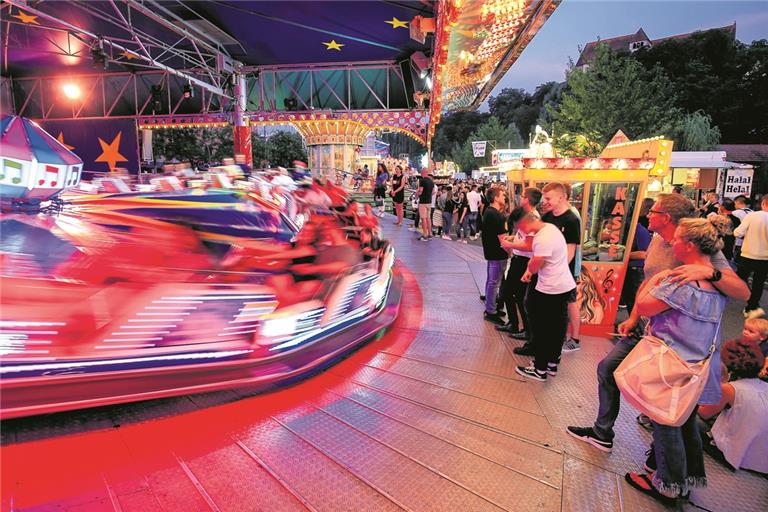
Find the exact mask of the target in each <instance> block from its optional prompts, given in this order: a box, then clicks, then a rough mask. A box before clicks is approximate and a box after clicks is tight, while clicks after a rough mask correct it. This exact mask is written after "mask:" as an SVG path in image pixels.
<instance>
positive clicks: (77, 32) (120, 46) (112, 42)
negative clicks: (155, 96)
mask: <svg viewBox="0 0 768 512" xmlns="http://www.w3.org/2000/svg"><path fill="white" fill-rule="evenodd" d="M126 1H127V0H126ZM5 2H6V3H8V4H9V5H13V6H15V7H17V8H19V9H23V10H24V11H25V12H28V13H30V14H33V15H35V16H38V17H39V18H41V19H43V20H46V21H47V22H50V23H52V24H53V25H54V26H58V27H63V28H64V29H65V30H66V31H69V32H71V33H73V35H74V36H75V37H78V36H79V37H82V36H87V37H88V38H90V39H92V40H94V41H95V40H103V41H104V43H105V44H107V45H109V46H110V47H112V48H113V49H115V50H118V51H121V52H128V53H131V54H133V55H135V56H136V57H137V58H138V59H140V60H142V61H144V62H145V63H146V64H148V65H149V66H150V67H152V68H155V69H159V70H162V71H163V72H165V73H168V74H172V75H175V76H178V77H180V78H182V79H184V80H187V81H188V82H189V83H191V84H194V85H197V86H198V87H200V88H202V89H205V90H207V91H208V92H210V93H212V94H216V95H219V96H224V97H227V98H231V96H229V95H228V94H226V92H225V91H224V89H223V88H222V87H220V86H219V83H218V81H216V82H217V83H213V84H211V83H208V82H206V81H203V80H200V79H198V78H197V77H195V76H193V75H192V74H190V73H187V72H185V71H180V70H179V69H176V68H173V67H171V66H168V65H166V64H163V63H162V62H160V61H158V59H157V57H156V56H155V57H153V56H152V55H151V54H150V51H149V50H148V48H147V45H146V44H144V42H143V40H142V39H141V38H140V37H139V33H138V32H137V31H136V30H135V29H134V28H133V27H132V25H131V23H130V20H129V19H126V18H125V16H123V15H122V12H120V10H119V9H118V8H117V5H116V4H115V3H114V2H111V5H112V6H113V7H114V9H115V10H116V11H117V12H118V13H119V14H120V16H119V17H118V18H115V17H113V16H111V15H108V14H107V13H105V12H103V11H101V10H98V9H96V10H95V11H94V10H93V4H90V3H88V2H83V3H81V2H75V3H74V4H75V5H76V6H78V7H80V8H85V9H87V10H89V12H90V13H91V14H93V15H95V16H98V17H100V18H101V19H104V20H106V21H109V22H110V23H113V24H115V25H117V26H119V27H120V28H123V29H124V30H127V31H128V32H129V33H130V34H131V35H132V38H133V41H132V42H134V43H136V44H137V45H138V46H139V47H140V49H141V51H136V50H133V49H131V48H128V47H127V46H126V45H125V43H123V42H122V41H120V42H118V41H117V40H116V39H114V38H110V37H109V36H101V35H99V34H95V33H93V32H90V31H88V30H85V29H83V28H82V27H78V26H76V25H73V24H72V23H69V22H66V21H64V20H62V19H59V18H57V17H56V16H54V15H52V14H48V13H46V12H44V11H41V10H39V9H37V8H35V7H31V6H29V5H27V2H25V1H23V0H5ZM133 4H135V5H133ZM131 6H132V7H133V8H134V9H135V8H137V7H138V8H140V9H142V10H145V9H146V7H144V6H143V5H140V4H138V3H135V2H131ZM129 8H130V6H129ZM166 23H168V22H167V20H166ZM170 25H172V26H173V24H170ZM174 27H175V26H174ZM179 30H180V29H178V27H175V30H174V31H175V32H177V33H178V31H179ZM185 34H186V35H185V37H189V34H188V33H185ZM144 37H145V39H148V41H149V42H153V43H154V44H156V45H157V46H158V47H162V48H163V49H164V51H166V52H176V51H177V50H175V49H173V48H171V47H170V46H169V45H167V44H165V43H163V42H162V41H158V40H156V39H154V38H148V36H146V35H144ZM137 39H138V40H137ZM198 44H204V43H203V42H202V41H198ZM205 44H207V43H205ZM196 53H198V54H199V53H200V52H199V51H198V52H196ZM180 55H181V56H182V59H183V60H184V61H186V62H188V63H194V64H195V65H199V67H201V68H202V69H203V70H206V69H208V68H210V66H209V65H208V64H207V63H206V62H205V59H204V58H203V60H202V61H198V60H197V59H198V58H199V57H197V56H195V55H194V54H191V53H184V54H180ZM200 57H202V55H200ZM214 58H215V57H214ZM209 76H210V77H211V78H216V77H218V73H210V74H209Z"/></svg>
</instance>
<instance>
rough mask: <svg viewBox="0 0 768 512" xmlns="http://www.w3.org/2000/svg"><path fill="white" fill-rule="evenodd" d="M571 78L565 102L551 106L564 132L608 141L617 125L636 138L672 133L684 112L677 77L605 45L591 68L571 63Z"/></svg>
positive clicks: (559, 130) (556, 129)
mask: <svg viewBox="0 0 768 512" xmlns="http://www.w3.org/2000/svg"><path fill="white" fill-rule="evenodd" d="M566 83H567V90H566V91H565V92H564V93H563V98H562V103H560V105H558V106H557V107H554V108H550V109H549V112H550V114H551V115H552V117H553V119H554V129H553V131H554V132H555V133H556V134H559V135H563V134H566V133H569V134H572V135H579V134H582V135H587V136H588V137H590V138H591V137H595V142H597V143H598V144H600V146H604V145H605V144H607V143H608V141H609V140H610V138H611V137H612V136H613V135H614V134H615V133H616V131H617V130H622V131H624V133H626V134H627V136H629V137H630V138H631V139H639V138H643V137H651V136H655V135H662V134H668V133H670V132H671V130H672V128H673V127H674V126H675V123H676V122H677V119H678V118H679V117H680V111H679V109H677V107H675V91H674V87H673V85H672V82H671V81H670V80H669V79H668V78H667V77H666V75H665V74H664V72H663V71H662V70H661V69H660V68H658V67H655V68H653V69H651V70H647V69H646V68H645V67H644V66H643V65H642V64H640V62H639V61H637V60H636V59H634V58H632V57H631V56H630V55H629V54H625V53H617V52H614V51H612V50H611V49H610V48H609V47H608V46H606V45H598V47H597V50H596V52H595V59H594V61H593V62H592V64H591V65H590V67H589V68H587V69H586V70H581V69H576V68H571V69H570V71H569V74H568V77H567V80H566ZM556 140H559V139H556ZM556 147H557V144H556ZM558 149H559V147H558Z"/></svg>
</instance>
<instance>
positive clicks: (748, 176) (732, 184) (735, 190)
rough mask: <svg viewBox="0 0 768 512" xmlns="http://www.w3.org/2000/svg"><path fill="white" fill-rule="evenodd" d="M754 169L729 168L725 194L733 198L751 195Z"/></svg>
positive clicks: (724, 189)
mask: <svg viewBox="0 0 768 512" xmlns="http://www.w3.org/2000/svg"><path fill="white" fill-rule="evenodd" d="M754 172H755V171H754V170H753V169H729V170H728V174H727V175H726V177H725V187H724V188H723V196H725V197H727V198H729V199H733V198H734V197H736V196H741V195H744V196H747V197H749V195H750V193H751V192H752V177H753V174H754Z"/></svg>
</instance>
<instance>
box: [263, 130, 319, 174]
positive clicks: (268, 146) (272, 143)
mask: <svg viewBox="0 0 768 512" xmlns="http://www.w3.org/2000/svg"><path fill="white" fill-rule="evenodd" d="M251 142H252V148H253V162H254V165H256V166H257V167H267V166H272V167H277V166H281V167H293V161H294V160H301V161H302V162H306V161H307V151H306V149H305V148H304V140H303V139H302V138H301V135H299V134H298V133H295V132H283V131H279V132H276V133H274V134H272V135H271V136H270V137H269V138H267V139H266V140H265V139H264V138H263V137H258V136H257V135H255V134H254V135H253V136H252V138H251Z"/></svg>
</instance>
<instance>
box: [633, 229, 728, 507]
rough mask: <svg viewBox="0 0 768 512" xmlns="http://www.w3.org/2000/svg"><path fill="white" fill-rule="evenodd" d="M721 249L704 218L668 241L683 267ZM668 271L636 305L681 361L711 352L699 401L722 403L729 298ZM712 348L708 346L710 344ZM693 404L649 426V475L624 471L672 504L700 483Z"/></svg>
mask: <svg viewBox="0 0 768 512" xmlns="http://www.w3.org/2000/svg"><path fill="white" fill-rule="evenodd" d="M722 247H723V240H722V234H721V232H720V231H719V229H718V226H717V225H716V224H715V223H713V222H710V221H709V220H707V219H682V220H680V222H679V223H678V225H677V229H676V230H675V234H674V238H673V240H672V250H673V252H674V256H675V259H676V260H677V261H680V262H681V263H682V264H683V265H708V266H710V267H711V266H712V260H711V258H710V256H711V255H712V254H715V253H717V252H718V251H720V249H721V248H722ZM671 272H672V271H664V272H660V273H658V274H656V275H655V276H654V277H653V278H651V280H650V281H649V282H648V283H647V285H646V286H645V287H643V289H642V290H641V291H640V293H639V295H638V297H637V302H636V303H635V308H636V309H637V310H638V312H639V313H640V314H641V315H643V316H646V317H649V318H650V321H649V326H650V331H651V333H652V334H653V336H655V337H657V338H660V339H661V340H663V341H664V342H665V343H666V345H667V346H668V347H670V348H671V349H672V350H674V351H675V352H676V353H677V354H678V355H679V356H680V357H681V358H682V359H684V360H686V361H688V362H690V363H693V362H698V361H702V360H704V359H706V358H707V357H708V356H710V354H711V358H712V359H711V360H710V362H709V375H708V377H707V382H706V384H705V386H704V390H703V392H702V395H701V397H700V398H699V401H698V403H699V404H702V405H708V404H717V403H719V402H720V397H721V390H720V351H719V350H718V345H719V340H720V320H721V318H722V315H723V310H724V309H725V304H726V302H727V298H726V297H725V296H724V295H723V294H721V293H720V292H719V291H718V290H717V289H716V288H715V287H714V285H712V283H711V282H709V281H706V280H699V281H693V282H689V283H684V284H680V283H678V282H675V281H674V279H673V278H672V277H671V276H670V274H671ZM713 345H714V350H713V351H712V350H711V349H712V348H713ZM696 411H697V408H694V410H693V412H692V413H691V415H690V417H689V418H688V419H687V420H686V421H685V423H683V424H682V425H681V426H679V427H673V426H669V425H662V424H660V423H656V422H652V424H653V443H652V444H651V456H650V457H649V459H648V461H646V465H645V467H646V469H647V470H649V471H650V474H649V475H646V474H639V473H627V474H626V475H625V479H626V480H627V482H628V483H629V484H630V485H632V486H633V487H635V488H636V489H638V490H640V491H641V492H643V493H645V494H648V495H650V496H652V497H653V498H655V499H657V500H659V501H661V502H663V503H666V504H672V503H674V502H675V501H676V500H677V498H679V497H685V496H687V494H688V493H689V491H690V489H692V488H694V487H704V486H706V484H707V478H706V475H705V472H704V455H703V447H702V443H701V438H700V437H699V432H698V428H697V425H696Z"/></svg>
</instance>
